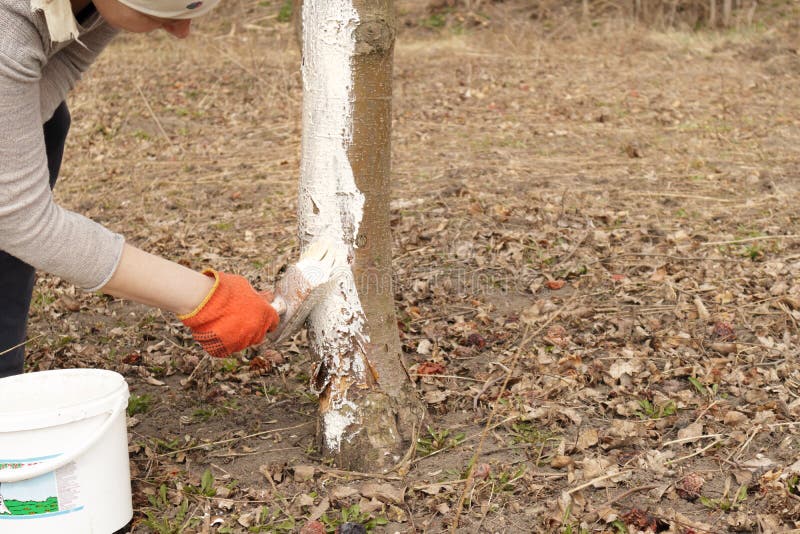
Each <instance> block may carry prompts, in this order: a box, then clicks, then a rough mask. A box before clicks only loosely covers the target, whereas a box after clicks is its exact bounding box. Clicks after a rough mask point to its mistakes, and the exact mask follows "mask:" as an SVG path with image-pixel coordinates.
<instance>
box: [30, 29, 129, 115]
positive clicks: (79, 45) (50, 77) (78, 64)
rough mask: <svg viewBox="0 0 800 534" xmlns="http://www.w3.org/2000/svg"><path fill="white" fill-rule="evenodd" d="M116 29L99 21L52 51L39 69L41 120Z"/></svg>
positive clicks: (79, 76) (77, 78) (59, 101)
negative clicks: (60, 47) (78, 37)
mask: <svg viewBox="0 0 800 534" xmlns="http://www.w3.org/2000/svg"><path fill="white" fill-rule="evenodd" d="M117 33H118V31H117V30H116V29H114V28H112V27H111V26H109V25H108V23H106V22H105V21H102V20H99V21H96V22H95V23H94V24H93V27H92V28H91V29H90V30H88V31H87V32H85V33H84V34H83V35H82V36H81V37H80V42H78V41H73V42H71V43H70V44H68V45H67V46H65V47H64V48H62V49H61V50H59V51H58V52H56V53H55V54H54V55H53V56H52V57H51V58H50V59H49V60H48V61H47V64H46V65H45V66H44V67H43V68H42V79H41V82H40V89H41V106H42V119H41V120H42V122H46V121H47V120H48V119H50V117H52V116H53V112H54V111H55V110H56V108H57V107H58V105H59V104H61V102H62V101H63V100H64V99H65V98H66V96H67V93H68V92H69V91H70V90H72V89H73V88H74V87H75V84H76V83H78V81H79V80H80V79H81V76H82V75H83V73H84V72H86V70H87V69H88V68H89V66H90V65H91V64H92V63H94V61H95V59H97V56H98V55H100V52H102V51H103V49H104V48H105V47H106V46H108V43H110V42H111V40H112V39H113V38H114V36H115V35H117Z"/></svg>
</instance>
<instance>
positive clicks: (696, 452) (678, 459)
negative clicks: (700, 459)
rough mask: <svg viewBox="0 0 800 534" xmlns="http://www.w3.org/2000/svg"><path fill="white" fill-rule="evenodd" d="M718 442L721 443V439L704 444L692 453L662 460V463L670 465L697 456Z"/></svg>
mask: <svg viewBox="0 0 800 534" xmlns="http://www.w3.org/2000/svg"><path fill="white" fill-rule="evenodd" d="M719 443H722V440H721V439H718V440H716V441H714V442H712V443H711V444H709V445H706V446H705V447H703V448H702V449H698V450H696V451H695V452H693V453H692V454H687V455H686V456H681V457H680V458H676V459H674V460H667V461H666V462H664V464H665V465H672V464H677V463H678V462H682V461H684V460H688V459H689V458H694V457H695V456H698V455H700V454H703V453H704V452H706V451H707V450H708V449H710V448H711V447H713V446H714V445H718V444H719Z"/></svg>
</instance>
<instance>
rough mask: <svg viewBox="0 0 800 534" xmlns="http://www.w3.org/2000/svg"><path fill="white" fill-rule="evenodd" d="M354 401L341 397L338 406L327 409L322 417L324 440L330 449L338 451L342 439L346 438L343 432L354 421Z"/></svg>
mask: <svg viewBox="0 0 800 534" xmlns="http://www.w3.org/2000/svg"><path fill="white" fill-rule="evenodd" d="M356 409H357V407H356V405H355V403H353V402H351V401H349V400H347V399H342V401H341V403H340V404H339V406H338V407H337V408H336V409H335V410H334V409H331V410H328V411H327V412H325V415H324V416H323V417H322V421H323V426H324V427H325V442H326V444H327V445H328V448H329V449H330V450H332V451H338V450H339V447H341V445H342V440H343V439H347V437H346V436H345V433H346V432H347V429H348V428H349V427H350V425H352V424H353V423H355V422H356V418H355V415H354V414H355V411H356Z"/></svg>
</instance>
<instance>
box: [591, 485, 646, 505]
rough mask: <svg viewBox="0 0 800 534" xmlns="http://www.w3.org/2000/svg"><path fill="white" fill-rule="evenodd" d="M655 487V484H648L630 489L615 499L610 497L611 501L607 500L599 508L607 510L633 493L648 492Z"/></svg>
mask: <svg viewBox="0 0 800 534" xmlns="http://www.w3.org/2000/svg"><path fill="white" fill-rule="evenodd" d="M657 487H658V485H657V484H648V485H647V486H637V487H635V488H631V489H629V490H628V491H624V492H622V493H620V494H619V495H617V496H616V497H612V498H611V499H609V500H607V501H606V502H605V504H603V505H602V506H601V508H608V507H609V506H613V505H614V504H616V503H618V502H619V501H621V500H622V499H625V498H626V497H630V496H631V495H633V494H634V493H638V492H640V491H649V490H651V489H654V488H657Z"/></svg>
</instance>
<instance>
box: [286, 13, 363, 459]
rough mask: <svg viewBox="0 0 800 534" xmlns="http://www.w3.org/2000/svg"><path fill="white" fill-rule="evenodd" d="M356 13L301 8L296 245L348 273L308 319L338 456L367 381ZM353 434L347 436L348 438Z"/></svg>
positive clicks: (331, 443) (326, 420)
mask: <svg viewBox="0 0 800 534" xmlns="http://www.w3.org/2000/svg"><path fill="white" fill-rule="evenodd" d="M358 22H359V18H358V12H357V11H356V10H355V8H354V7H353V3H352V1H351V0H305V1H304V2H303V68H302V72H303V87H304V93H303V148H302V163H301V176H300V191H299V198H298V218H299V224H300V239H301V241H302V242H303V244H304V246H306V245H308V243H309V242H310V241H312V240H313V239H316V238H319V237H323V236H324V237H326V238H328V239H330V240H331V241H333V242H335V243H338V244H339V245H340V246H342V247H343V248H344V249H345V253H346V256H347V259H348V261H347V264H348V265H347V269H348V273H346V275H345V276H342V277H341V278H340V282H339V283H338V285H337V290H336V291H333V292H332V294H331V295H330V296H329V297H328V298H326V299H325V300H324V301H323V302H321V303H320V304H319V305H318V306H317V307H316V308H315V310H314V311H313V312H312V314H311V316H310V317H309V324H310V326H309V339H310V342H311V344H312V349H313V351H314V353H315V354H317V355H318V356H320V358H321V363H320V367H319V368H318V369H317V376H316V377H315V384H314V385H315V387H316V389H317V393H321V392H323V391H324V390H325V389H326V388H330V391H329V393H330V394H329V401H330V404H329V407H328V409H327V410H326V411H325V412H324V415H323V432H324V437H325V441H326V445H327V447H328V449H329V450H332V451H338V450H339V448H340V445H341V443H342V440H343V439H348V438H349V437H351V436H352V432H353V429H352V428H351V427H353V425H355V424H357V423H359V421H358V420H357V410H356V406H355V404H354V403H353V402H352V401H350V400H348V399H347V390H348V388H349V386H350V385H351V384H353V383H360V382H363V381H364V375H365V372H366V366H365V363H364V362H365V356H364V346H365V345H366V342H367V336H366V334H365V330H364V327H365V317H364V312H363V309H362V307H361V302H360V300H359V298H358V293H357V291H356V285H355V280H354V278H353V273H352V269H351V266H352V262H353V259H354V257H355V254H354V249H355V246H356V245H355V243H356V236H357V234H358V228H359V225H360V224H361V218H362V216H363V207H364V195H363V194H362V193H361V192H360V191H359V190H358V188H357V187H356V183H355V178H354V177H353V170H352V167H351V165H350V160H349V157H348V148H349V147H350V144H351V142H352V130H353V102H352V99H353V96H352V95H353V92H352V89H353V65H352V63H353V55H354V52H355V45H356V38H355V30H356V28H357V26H358ZM348 432H351V436H348Z"/></svg>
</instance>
